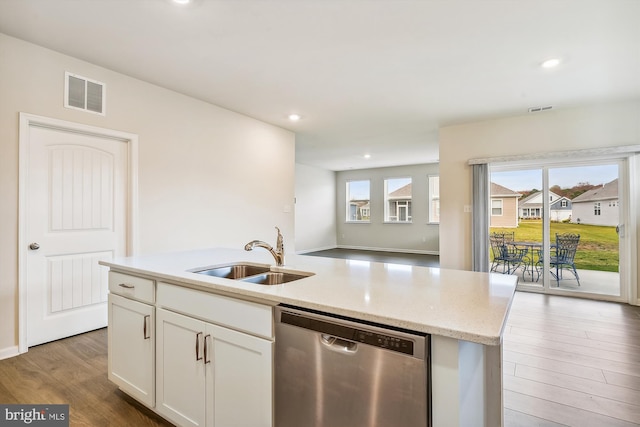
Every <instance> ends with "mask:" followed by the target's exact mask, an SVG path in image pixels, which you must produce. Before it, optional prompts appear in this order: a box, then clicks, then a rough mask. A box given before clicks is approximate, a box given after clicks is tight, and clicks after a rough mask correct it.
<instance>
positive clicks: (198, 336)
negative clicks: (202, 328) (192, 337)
mask: <svg viewBox="0 0 640 427" xmlns="http://www.w3.org/2000/svg"><path fill="white" fill-rule="evenodd" d="M201 336H202V332H198V333H197V334H196V362H197V361H198V360H202V357H201V356H200V337H201Z"/></svg>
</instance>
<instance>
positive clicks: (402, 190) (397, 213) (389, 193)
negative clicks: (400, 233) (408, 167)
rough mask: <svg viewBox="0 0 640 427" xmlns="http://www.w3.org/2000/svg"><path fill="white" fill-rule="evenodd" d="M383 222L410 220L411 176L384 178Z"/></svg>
mask: <svg viewBox="0 0 640 427" xmlns="http://www.w3.org/2000/svg"><path fill="white" fill-rule="evenodd" d="M384 220H385V222H411V178H389V179H385V180H384Z"/></svg>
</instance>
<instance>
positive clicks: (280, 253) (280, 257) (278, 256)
mask: <svg viewBox="0 0 640 427" xmlns="http://www.w3.org/2000/svg"><path fill="white" fill-rule="evenodd" d="M276 230H278V240H277V241H276V249H275V250H274V249H273V247H272V246H271V245H270V244H268V243H266V242H263V241H262V240H252V241H250V242H249V243H247V244H246V245H244V250H245V251H251V250H253V248H255V247H258V248H263V249H266V250H268V251H269V252H271V255H273V258H274V259H275V260H276V265H277V266H278V267H282V266H283V265H284V240H283V238H282V233H280V229H279V228H278V227H276Z"/></svg>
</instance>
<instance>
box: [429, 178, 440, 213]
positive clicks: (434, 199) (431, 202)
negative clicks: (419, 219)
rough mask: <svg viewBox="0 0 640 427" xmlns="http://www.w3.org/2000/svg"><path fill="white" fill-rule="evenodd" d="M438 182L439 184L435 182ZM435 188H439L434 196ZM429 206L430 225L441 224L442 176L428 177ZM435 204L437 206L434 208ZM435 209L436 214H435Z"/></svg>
mask: <svg viewBox="0 0 640 427" xmlns="http://www.w3.org/2000/svg"><path fill="white" fill-rule="evenodd" d="M435 180H437V184H433V181H435ZM434 188H437V194H435V195H434ZM427 192H428V194H427V204H428V214H427V215H428V218H427V221H428V222H429V224H440V175H427ZM434 202H437V206H435V207H434ZM434 209H435V210H436V212H435V213H434Z"/></svg>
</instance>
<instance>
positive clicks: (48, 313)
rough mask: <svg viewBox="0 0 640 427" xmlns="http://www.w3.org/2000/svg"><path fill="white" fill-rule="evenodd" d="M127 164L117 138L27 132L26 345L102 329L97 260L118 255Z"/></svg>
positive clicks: (102, 274) (102, 291)
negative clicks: (27, 244) (27, 246)
mask: <svg viewBox="0 0 640 427" xmlns="http://www.w3.org/2000/svg"><path fill="white" fill-rule="evenodd" d="M127 163H128V155H127V143H126V142H125V141H122V140H115V139H109V138H104V137H99V136H94V135H87V134H81V133H74V132H67V131H64V130H61V129H50V128H43V127H37V126H31V127H30V128H29V151H28V178H27V192H26V199H27V212H26V216H25V218H26V221H27V227H26V229H27V233H26V235H27V239H28V242H29V243H36V244H37V245H38V246H37V249H32V250H29V251H28V253H27V256H26V266H27V267H26V283H27V344H28V345H29V346H32V345H36V344H41V343H44V342H48V341H52V340H56V339H59V338H63V337H67V336H71V335H75V334H78V333H82V332H86V331H89V330H92V329H97V328H101V327H104V326H106V324H107V304H106V301H107V288H108V279H107V271H106V269H105V268H102V267H100V266H99V265H98V261H99V260H108V259H111V258H112V257H113V256H117V255H125V253H126V209H127V203H126V201H127V197H128V194H127V181H128V176H127ZM33 247H34V248H36V246H33Z"/></svg>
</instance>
